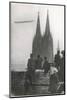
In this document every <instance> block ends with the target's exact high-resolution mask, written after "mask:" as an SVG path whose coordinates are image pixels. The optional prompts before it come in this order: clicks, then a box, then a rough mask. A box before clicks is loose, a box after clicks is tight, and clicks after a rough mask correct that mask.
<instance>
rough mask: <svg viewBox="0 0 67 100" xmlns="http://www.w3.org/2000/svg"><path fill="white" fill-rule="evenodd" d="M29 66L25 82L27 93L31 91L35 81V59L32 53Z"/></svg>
mask: <svg viewBox="0 0 67 100" xmlns="http://www.w3.org/2000/svg"><path fill="white" fill-rule="evenodd" d="M27 67H28V68H27V72H26V75H25V83H24V87H25V94H26V93H27V92H29V89H30V88H33V86H32V84H33V83H32V82H33V80H34V77H35V61H34V59H33V54H30V58H29V59H28V64H27Z"/></svg>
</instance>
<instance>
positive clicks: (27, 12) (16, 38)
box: [11, 3, 64, 71]
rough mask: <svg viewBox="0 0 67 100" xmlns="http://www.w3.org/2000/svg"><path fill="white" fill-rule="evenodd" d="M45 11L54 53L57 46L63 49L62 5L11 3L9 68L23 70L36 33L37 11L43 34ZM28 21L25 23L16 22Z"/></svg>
mask: <svg viewBox="0 0 67 100" xmlns="http://www.w3.org/2000/svg"><path fill="white" fill-rule="evenodd" d="M47 11H48V14H49V24H50V32H51V35H52V37H53V49H54V55H55V54H56V51H57V48H58V41H59V48H60V50H63V49H64V6H55V5H54V6H53V5H36V4H23V3H12V4H11V70H14V71H23V70H25V69H26V68H27V61H28V59H29V56H30V53H31V52H32V42H33V37H34V35H35V34H36V26H37V16H38V12H39V16H40V27H41V34H42V36H43V35H44V32H45V25H46V17H47ZM19 21H22V22H23V21H30V22H27V23H16V22H19Z"/></svg>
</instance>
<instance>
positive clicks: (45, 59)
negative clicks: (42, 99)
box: [43, 57, 50, 74]
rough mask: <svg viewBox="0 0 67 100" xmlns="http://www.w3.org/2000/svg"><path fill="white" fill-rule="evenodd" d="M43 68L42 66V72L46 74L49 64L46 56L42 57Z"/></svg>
mask: <svg viewBox="0 0 67 100" xmlns="http://www.w3.org/2000/svg"><path fill="white" fill-rule="evenodd" d="M43 68H44V73H45V74H47V73H48V71H49V69H50V64H49V63H48V60H47V57H44V64H43Z"/></svg>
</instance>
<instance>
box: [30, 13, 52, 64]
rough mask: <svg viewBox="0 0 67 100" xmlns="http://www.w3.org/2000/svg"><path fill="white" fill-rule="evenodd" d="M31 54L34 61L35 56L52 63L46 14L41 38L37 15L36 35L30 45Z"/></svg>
mask: <svg viewBox="0 0 67 100" xmlns="http://www.w3.org/2000/svg"><path fill="white" fill-rule="evenodd" d="M32 53H33V56H34V58H35V59H36V57H37V55H40V56H41V57H42V59H44V57H47V59H48V61H49V62H50V63H52V62H53V39H52V36H51V32H50V25H49V15H48V12H47V19H46V27H45V32H44V35H43V36H42V35H41V28H40V18H39V13H38V18H37V28H36V34H35V36H34V39H33V44H32Z"/></svg>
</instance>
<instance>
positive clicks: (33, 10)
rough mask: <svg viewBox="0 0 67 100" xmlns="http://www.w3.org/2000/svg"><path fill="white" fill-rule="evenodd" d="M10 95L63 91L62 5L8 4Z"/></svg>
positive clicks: (46, 93)
mask: <svg viewBox="0 0 67 100" xmlns="http://www.w3.org/2000/svg"><path fill="white" fill-rule="evenodd" d="M9 24H10V25H9V35H10V36H9V39H10V46H9V50H10V52H9V53H10V54H9V60H10V62H9V63H10V64H9V73H10V74H9V75H10V77H9V85H10V86H9V89H10V90H9V92H10V93H9V94H10V97H27V96H50V95H51V96H52V95H64V94H65V5H59V4H56V5H55V4H45V3H44V4H43V3H42V4H41V3H40V4H39V3H23V2H10V3H9Z"/></svg>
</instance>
